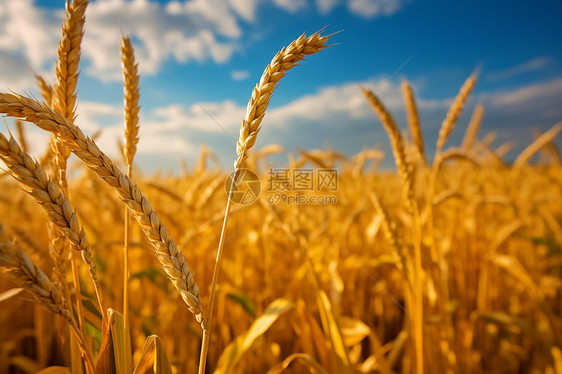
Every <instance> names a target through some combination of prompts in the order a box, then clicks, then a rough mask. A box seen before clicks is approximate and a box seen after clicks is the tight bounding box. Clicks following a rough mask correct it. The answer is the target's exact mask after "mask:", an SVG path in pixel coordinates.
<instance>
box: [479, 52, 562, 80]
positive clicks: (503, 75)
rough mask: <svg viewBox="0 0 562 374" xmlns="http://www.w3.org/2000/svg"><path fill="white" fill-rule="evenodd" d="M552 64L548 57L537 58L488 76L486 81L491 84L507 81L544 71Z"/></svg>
mask: <svg viewBox="0 0 562 374" xmlns="http://www.w3.org/2000/svg"><path fill="white" fill-rule="evenodd" d="M550 63H551V60H550V58H548V57H544V56H541V57H535V58H533V59H531V60H529V61H526V62H524V63H522V64H519V65H515V66H512V67H510V68H508V69H505V70H502V71H497V72H492V73H489V74H486V79H487V80H489V81H490V82H497V81H501V80H506V79H509V78H513V77H515V76H518V75H521V74H525V73H530V72H532V71H537V70H540V69H543V68H545V67H547V66H548V65H549V64H550Z"/></svg>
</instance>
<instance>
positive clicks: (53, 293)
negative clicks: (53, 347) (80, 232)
mask: <svg viewBox="0 0 562 374" xmlns="http://www.w3.org/2000/svg"><path fill="white" fill-rule="evenodd" d="M0 271H1V272H2V273H3V274H5V275H6V276H7V277H8V278H9V279H11V280H12V281H14V282H15V283H17V284H18V285H20V286H21V287H23V288H25V289H26V290H28V291H29V292H30V293H31V294H32V295H33V297H35V299H36V300H37V302H38V303H39V304H40V305H41V306H42V307H44V308H45V309H47V310H48V311H50V312H53V313H55V314H58V315H60V316H62V317H63V318H64V319H65V320H66V321H67V323H68V326H69V327H70V331H71V332H72V334H73V335H74V336H75V337H76V340H77V342H78V344H79V346H80V349H81V351H82V356H83V358H84V362H85V364H86V370H87V372H88V373H91V374H93V373H94V361H93V359H92V356H91V354H90V352H89V350H88V347H87V345H86V341H85V339H84V336H83V335H82V334H81V332H80V329H79V327H78V325H77V324H76V321H74V319H73V318H72V314H71V313H70V311H69V310H68V309H67V308H66V306H65V305H64V299H63V296H62V292H61V290H60V288H59V287H58V286H57V285H55V284H53V283H52V282H51V280H50V279H49V278H48V277H47V276H46V275H45V273H43V272H42V271H41V269H39V268H38V267H37V265H35V264H34V263H33V262H32V261H31V260H30V259H29V257H27V255H26V254H25V252H24V251H23V250H22V249H21V248H20V247H19V246H18V245H17V244H16V243H14V242H13V241H12V240H11V239H10V237H9V236H8V234H7V233H6V231H5V230H4V227H3V226H2V225H1V224H0Z"/></svg>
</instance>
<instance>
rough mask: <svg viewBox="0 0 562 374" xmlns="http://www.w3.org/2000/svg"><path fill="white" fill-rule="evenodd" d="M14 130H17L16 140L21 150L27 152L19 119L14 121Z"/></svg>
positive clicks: (21, 122) (21, 123)
mask: <svg viewBox="0 0 562 374" xmlns="http://www.w3.org/2000/svg"><path fill="white" fill-rule="evenodd" d="M16 128H17V130H18V140H19V142H20V144H21V149H23V151H24V152H27V141H26V139H25V131H24V129H23V121H22V120H21V119H19V118H18V119H16Z"/></svg>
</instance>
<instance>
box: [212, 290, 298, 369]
mask: <svg viewBox="0 0 562 374" xmlns="http://www.w3.org/2000/svg"><path fill="white" fill-rule="evenodd" d="M294 306H295V304H293V302H291V301H289V300H287V299H277V300H274V301H273V302H272V303H271V304H269V306H268V307H267V309H266V310H265V312H264V313H263V314H262V315H261V316H260V317H259V318H258V319H256V320H255V321H254V323H252V326H250V328H249V329H248V331H246V332H245V333H244V334H242V335H241V336H239V337H237V338H236V340H234V341H233V342H232V343H230V344H229V345H228V346H227V347H226V348H225V350H224V351H223V353H222V355H221V357H220V358H219V362H218V364H217V368H216V370H215V374H223V373H228V372H230V370H232V369H233V368H234V367H235V366H236V364H237V363H238V362H239V361H240V360H241V359H242V357H244V355H245V354H246V353H247V352H248V351H249V350H250V349H251V348H252V345H253V343H254V342H255V341H256V339H257V338H259V337H260V336H262V335H263V334H264V333H265V332H266V331H267V330H268V329H269V328H270V327H271V325H273V323H274V322H275V321H277V319H278V318H279V317H281V315H283V314H284V313H286V312H287V311H289V310H291V309H292V308H293V307H294Z"/></svg>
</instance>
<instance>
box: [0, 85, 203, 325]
mask: <svg viewBox="0 0 562 374" xmlns="http://www.w3.org/2000/svg"><path fill="white" fill-rule="evenodd" d="M0 113H6V114H7V115H9V116H13V117H18V118H23V119H25V120H26V121H28V122H32V123H34V124H35V125H37V126H38V127H39V128H41V129H43V130H45V131H49V132H51V133H53V134H56V135H57V136H58V137H59V138H60V139H61V140H62V141H63V142H64V144H65V145H66V146H67V147H68V148H69V149H70V150H71V151H72V152H73V153H74V154H75V155H76V156H77V157H78V158H79V159H80V160H82V161H83V162H84V163H85V164H86V166H88V168H90V169H91V170H92V171H94V172H95V173H96V174H97V175H98V176H99V177H100V178H101V179H103V180H104V182H106V183H107V184H108V185H109V186H111V187H113V188H114V189H116V190H117V192H118V193H119V195H120V197H121V200H122V201H123V202H124V203H125V204H126V205H127V207H128V208H129V211H130V212H131V213H132V214H133V216H134V217H135V219H136V220H137V222H138V224H139V226H140V228H141V229H142V231H143V233H144V234H145V235H146V237H147V238H148V240H149V242H150V244H151V245H152V247H153V248H154V254H155V256H156V257H157V258H158V260H159V261H160V264H161V266H162V268H163V269H164V271H165V272H166V274H167V276H168V278H169V279H170V281H171V282H172V284H173V285H174V286H175V287H176V289H177V290H178V292H179V293H180V295H181V296H182V298H183V300H184V302H185V303H186V304H187V306H188V308H189V310H190V311H191V312H192V313H193V314H194V315H195V317H196V319H197V321H198V322H203V320H204V318H203V312H202V310H201V296H200V294H199V287H198V286H197V283H196V282H195V279H194V278H193V274H192V273H191V271H190V270H189V266H188V265H187V262H186V261H185V257H184V256H183V254H182V252H181V251H179V249H178V247H177V245H176V243H175V242H174V241H173V240H172V238H171V237H170V235H169V234H168V231H167V230H166V227H165V226H164V223H163V222H162V221H161V220H160V218H159V217H158V215H157V214H156V212H155V211H154V210H153V209H152V207H151V206H150V204H149V202H148V200H147V199H146V197H145V196H144V195H143V194H142V192H141V191H140V190H139V188H138V187H137V185H136V184H134V183H133V181H132V180H131V178H129V177H128V176H127V175H125V174H123V172H121V170H119V168H118V167H117V165H115V163H114V162H113V161H111V159H110V158H109V157H107V155H106V154H105V153H103V152H102V151H101V149H99V147H98V146H97V144H96V143H95V142H94V141H93V140H92V139H90V138H89V137H87V136H86V135H84V133H83V132H82V130H80V128H79V127H77V126H76V125H75V124H73V123H72V122H70V121H69V120H68V119H66V118H65V117H63V116H62V115H61V114H60V113H58V112H56V111H54V110H52V109H51V108H48V107H47V106H45V105H43V104H41V103H40V102H38V101H37V100H34V99H31V98H27V97H23V96H19V95H14V94H7V93H0Z"/></svg>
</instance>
